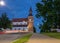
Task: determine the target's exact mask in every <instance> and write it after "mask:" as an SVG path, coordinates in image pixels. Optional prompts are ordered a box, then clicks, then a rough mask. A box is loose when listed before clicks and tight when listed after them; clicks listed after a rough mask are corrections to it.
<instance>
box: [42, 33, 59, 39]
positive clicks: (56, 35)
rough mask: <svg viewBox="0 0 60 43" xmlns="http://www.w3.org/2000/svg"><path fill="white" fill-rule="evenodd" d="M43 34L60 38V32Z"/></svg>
mask: <svg viewBox="0 0 60 43" xmlns="http://www.w3.org/2000/svg"><path fill="white" fill-rule="evenodd" d="M42 34H45V35H47V36H50V37H53V38H57V39H60V33H42Z"/></svg>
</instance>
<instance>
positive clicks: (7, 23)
mask: <svg viewBox="0 0 60 43" xmlns="http://www.w3.org/2000/svg"><path fill="white" fill-rule="evenodd" d="M10 26H11V21H10V20H9V18H8V17H7V15H6V13H3V14H2V16H1V27H2V28H4V29H6V28H10Z"/></svg>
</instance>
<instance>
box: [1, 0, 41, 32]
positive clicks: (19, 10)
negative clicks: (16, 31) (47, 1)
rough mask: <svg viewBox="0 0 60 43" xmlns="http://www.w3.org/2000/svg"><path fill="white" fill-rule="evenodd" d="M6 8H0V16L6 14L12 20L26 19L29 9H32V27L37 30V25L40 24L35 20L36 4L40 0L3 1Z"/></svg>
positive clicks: (39, 20)
mask: <svg viewBox="0 0 60 43" xmlns="http://www.w3.org/2000/svg"><path fill="white" fill-rule="evenodd" d="M4 1H5V3H6V6H0V15H1V13H2V12H6V13H7V15H8V17H9V18H10V19H12V18H25V17H28V14H29V9H30V7H32V10H33V16H34V26H35V27H36V28H37V31H39V29H38V27H37V26H38V24H39V23H42V22H41V19H37V18H36V17H35V15H36V3H37V2H41V0H4Z"/></svg>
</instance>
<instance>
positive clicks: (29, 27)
mask: <svg viewBox="0 0 60 43" xmlns="http://www.w3.org/2000/svg"><path fill="white" fill-rule="evenodd" d="M33 22H34V20H33V16H29V17H28V31H32V32H33Z"/></svg>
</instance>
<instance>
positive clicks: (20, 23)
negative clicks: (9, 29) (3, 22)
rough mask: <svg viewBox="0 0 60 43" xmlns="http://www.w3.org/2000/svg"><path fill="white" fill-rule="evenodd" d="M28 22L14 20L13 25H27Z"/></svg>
mask: <svg viewBox="0 0 60 43" xmlns="http://www.w3.org/2000/svg"><path fill="white" fill-rule="evenodd" d="M27 24H28V23H27V22H25V21H23V22H12V25H27Z"/></svg>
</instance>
